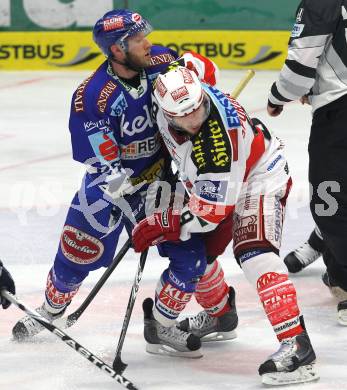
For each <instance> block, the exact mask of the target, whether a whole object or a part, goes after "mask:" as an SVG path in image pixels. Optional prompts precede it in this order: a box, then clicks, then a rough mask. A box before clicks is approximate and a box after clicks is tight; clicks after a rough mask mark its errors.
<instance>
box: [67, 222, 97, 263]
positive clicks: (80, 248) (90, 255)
mask: <svg viewBox="0 0 347 390" xmlns="http://www.w3.org/2000/svg"><path fill="white" fill-rule="evenodd" d="M60 248H61V250H62V252H63V254H64V256H65V257H66V258H67V259H69V260H70V261H72V262H73V263H77V264H90V263H94V262H95V261H97V260H98V259H100V257H101V256H102V254H103V252H104V245H103V243H102V242H101V241H100V240H98V239H97V238H95V237H93V236H91V235H89V234H87V233H84V232H82V231H81V230H79V229H76V228H75V227H73V226H69V225H65V226H64V229H63V233H62V235H61V239H60Z"/></svg>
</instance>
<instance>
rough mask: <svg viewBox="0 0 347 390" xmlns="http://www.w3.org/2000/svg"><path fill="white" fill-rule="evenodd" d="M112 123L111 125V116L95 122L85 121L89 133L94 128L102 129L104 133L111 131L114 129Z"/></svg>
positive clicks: (85, 128)
mask: <svg viewBox="0 0 347 390" xmlns="http://www.w3.org/2000/svg"><path fill="white" fill-rule="evenodd" d="M110 125H111V122H110V118H107V119H100V120H99V121H97V122H93V121H86V122H83V126H84V130H85V131H86V132H87V133H88V132H89V131H92V130H94V129H98V130H101V131H102V132H103V133H104V134H107V133H110V132H111V131H112V129H111V128H110Z"/></svg>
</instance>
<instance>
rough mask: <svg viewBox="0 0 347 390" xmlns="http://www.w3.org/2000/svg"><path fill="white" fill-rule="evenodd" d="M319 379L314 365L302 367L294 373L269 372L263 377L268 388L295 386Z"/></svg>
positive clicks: (263, 381) (262, 379)
mask: <svg viewBox="0 0 347 390" xmlns="http://www.w3.org/2000/svg"><path fill="white" fill-rule="evenodd" d="M318 379H319V375H318V373H317V372H316V371H315V367H314V364H308V365H306V366H301V367H299V368H298V369H296V370H295V371H292V372H269V373H266V374H263V375H262V376H261V381H262V383H263V385H265V386H266V387H272V386H284V385H294V384H297V383H306V382H312V381H316V380H318Z"/></svg>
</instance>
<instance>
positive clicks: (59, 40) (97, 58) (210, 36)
mask: <svg viewBox="0 0 347 390" xmlns="http://www.w3.org/2000/svg"><path fill="white" fill-rule="evenodd" d="M0 36H1V40H0V70H66V69H67V70H74V69H76V70H93V69H95V68H96V67H97V66H98V65H99V64H100V63H101V62H102V61H103V60H104V56H103V55H102V53H101V52H100V50H99V49H98V47H97V46H96V45H95V43H94V42H93V40H92V34H91V32H89V31H53V32H42V31H41V32H0ZM149 38H150V40H151V42H152V43H154V44H161V45H166V46H168V47H170V48H172V49H174V50H177V51H178V52H179V53H182V52H184V51H188V50H193V51H195V52H198V53H200V54H202V55H204V56H206V57H208V58H210V59H211V60H213V61H214V62H215V63H216V64H217V65H218V66H219V67H220V68H221V69H248V68H252V69H273V70H275V69H280V68H281V66H282V64H283V62H284V60H285V57H286V52H287V43H288V38H289V33H288V32H287V31H230V30H210V31H206V30H205V31H201V30H185V31H182V30H181V31H179V30H177V31H175V30H166V31H155V32H153V33H152V34H151V35H150V36H149Z"/></svg>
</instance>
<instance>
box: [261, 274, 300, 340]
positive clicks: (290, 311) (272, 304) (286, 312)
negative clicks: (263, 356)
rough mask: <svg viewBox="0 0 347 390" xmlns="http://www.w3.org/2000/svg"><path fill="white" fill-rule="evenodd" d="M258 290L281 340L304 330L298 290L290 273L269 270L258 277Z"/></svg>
mask: <svg viewBox="0 0 347 390" xmlns="http://www.w3.org/2000/svg"><path fill="white" fill-rule="evenodd" d="M257 290H258V294H259V297H260V300H261V302H262V304H263V306H264V309H265V313H266V315H267V317H268V319H269V321H270V323H271V325H272V326H273V329H274V331H275V333H276V336H277V338H278V340H279V341H281V340H283V339H285V338H290V337H294V336H297V335H298V334H300V333H301V332H303V328H302V326H301V325H300V319H299V315H300V310H299V307H298V305H297V299H296V290H295V287H294V285H293V283H292V282H291V281H290V280H289V279H288V275H286V274H279V273H276V272H267V273H265V274H263V275H262V276H261V277H260V278H259V279H258V281H257Z"/></svg>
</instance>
